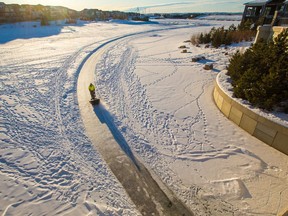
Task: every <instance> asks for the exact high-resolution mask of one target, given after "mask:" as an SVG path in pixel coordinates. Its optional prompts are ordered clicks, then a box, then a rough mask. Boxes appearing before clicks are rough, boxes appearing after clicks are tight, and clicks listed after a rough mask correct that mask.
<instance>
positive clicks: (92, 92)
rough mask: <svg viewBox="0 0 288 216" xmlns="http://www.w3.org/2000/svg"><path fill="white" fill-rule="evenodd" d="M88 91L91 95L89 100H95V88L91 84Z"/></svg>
mask: <svg viewBox="0 0 288 216" xmlns="http://www.w3.org/2000/svg"><path fill="white" fill-rule="evenodd" d="M88 89H89V92H90V95H91V99H95V86H94V85H93V84H92V83H90V85H89V87H88Z"/></svg>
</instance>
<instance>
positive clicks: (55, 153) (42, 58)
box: [0, 19, 288, 215]
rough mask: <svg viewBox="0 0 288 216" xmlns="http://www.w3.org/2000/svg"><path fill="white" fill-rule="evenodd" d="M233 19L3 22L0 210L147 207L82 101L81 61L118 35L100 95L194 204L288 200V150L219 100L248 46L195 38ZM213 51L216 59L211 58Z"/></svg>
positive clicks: (257, 204) (224, 211)
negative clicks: (92, 130) (234, 60)
mask: <svg viewBox="0 0 288 216" xmlns="http://www.w3.org/2000/svg"><path fill="white" fill-rule="evenodd" d="M232 23H234V24H238V21H217V20H209V21H208V20H204V19H203V20H182V21H179V20H161V21H157V22H156V21H155V22H153V23H151V24H149V23H146V24H141V25H138V23H136V22H124V23H122V22H94V23H93V22H92V23H86V22H81V23H79V24H78V25H72V26H69V25H56V24H52V25H51V26H48V27H40V26H37V24H35V23H20V24H19V23H18V24H11V25H10V24H9V25H1V26H0V43H1V44H0V59H1V60H0V73H1V77H0V91H1V95H0V106H1V110H0V112H1V121H0V142H1V148H0V162H1V163H0V182H1V184H0V203H1V205H0V212H1V214H2V215H28V214H36V215H44V214H45V215H56V214H59V215H65V214H66V215H87V214H90V215H139V212H138V210H137V209H136V207H135V205H134V204H133V202H132V201H131V200H130V198H129V197H128V195H127V194H126V192H125V190H124V189H123V187H122V186H121V184H120V183H119V182H118V181H117V179H116V178H115V176H114V175H113V174H112V173H111V171H110V170H109V168H108V166H107V164H106V163H105V161H103V159H102V157H101V155H100V154H99V153H98V151H97V149H95V148H94V147H93V144H92V143H91V142H90V140H89V139H88V138H87V136H86V134H85V129H84V125H83V123H82V121H81V116H80V112H79V108H78V101H77V94H76V91H77V89H76V86H77V78H78V74H79V68H80V66H81V64H82V63H83V61H84V60H85V59H86V58H87V57H89V55H90V54H91V53H93V52H95V51H96V50H97V48H98V47H100V46H103V47H105V44H107V43H110V46H107V48H106V50H105V52H104V54H103V55H102V57H101V59H100V60H99V62H97V64H96V63H95V64H96V68H95V76H96V80H95V84H96V87H97V94H98V95H100V97H101V100H102V101H104V102H105V107H106V109H107V110H108V111H109V113H110V116H111V120H112V121H113V122H114V124H115V125H116V127H117V129H118V130H119V131H120V132H121V133H122V135H123V136H124V137H125V139H126V141H127V144H128V145H129V147H130V148H131V149H132V151H133V152H134V154H136V155H137V157H139V158H140V159H141V160H142V161H143V162H144V163H145V165H146V166H147V168H148V169H150V170H151V171H152V172H154V173H155V174H156V175H158V176H159V177H160V178H161V179H162V181H163V182H164V183H165V184H167V185H168V186H169V187H170V188H171V190H172V191H173V192H174V193H175V194H176V195H177V196H178V197H179V199H181V200H182V201H183V202H184V203H186V205H187V206H188V207H189V208H190V209H191V210H192V211H193V212H194V213H195V215H233V214H234V215H259V214H261V215H275V214H277V213H279V212H280V211H282V210H283V209H284V208H287V203H288V181H287V175H288V170H287V169H288V166H287V164H288V158H287V156H285V155H283V154H282V153H280V152H278V151H277V150H275V149H272V148H270V147H269V146H267V145H265V144H264V143H262V142H261V141H259V140H257V139H256V138H254V137H251V136H250V135H249V134H247V133H246V132H245V131H243V130H241V129H239V128H238V127H237V126H236V125H234V124H233V123H232V122H230V121H229V120H227V119H226V118H225V117H224V116H223V115H222V114H221V112H220V111H219V110H218V109H217V108H216V106H215V105H214V102H213V99H212V90H213V86H214V84H213V82H214V81H215V78H216V76H217V74H218V72H220V71H222V70H223V69H225V67H226V65H227V64H228V61H229V56H231V55H232V53H234V52H235V51H236V50H237V49H241V47H239V46H231V47H229V48H228V50H225V49H224V48H220V49H212V48H204V47H195V46H192V45H191V44H189V43H184V41H187V40H189V39H190V37H191V36H192V35H193V34H197V33H200V32H208V31H209V30H210V29H211V28H212V27H213V26H216V27H220V26H222V25H224V26H229V25H231V24H232ZM58 24H59V23H58ZM184 44H185V45H186V46H187V47H188V49H187V53H181V50H180V49H179V46H181V45H184ZM245 46H247V45H245ZM226 52H229V55H228V56H227V55H225V53H226ZM200 55H201V56H205V59H203V60H201V61H200V62H196V63H195V62H192V61H191V58H192V57H195V56H200ZM207 62H209V63H213V65H214V69H213V70H210V71H206V70H204V69H203V66H204V64H205V63H207ZM87 91H88V90H87Z"/></svg>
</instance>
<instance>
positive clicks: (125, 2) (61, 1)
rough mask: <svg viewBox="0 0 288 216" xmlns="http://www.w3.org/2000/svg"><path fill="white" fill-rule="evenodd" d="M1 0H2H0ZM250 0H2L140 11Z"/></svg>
mask: <svg viewBox="0 0 288 216" xmlns="http://www.w3.org/2000/svg"><path fill="white" fill-rule="evenodd" d="M0 1H3V0H0ZM249 1H250V0H248V1H247V0H186V1H185V0H184V1H177V0H142V1H141V0H4V1H3V2H4V3H5V4H12V3H13V4H32V5H37V4H42V5H53V6H64V7H68V8H71V9H75V10H78V11H80V10H83V9H84V8H93V9H100V10H109V11H111V10H119V11H129V10H131V9H134V11H135V8H139V9H140V12H141V13H154V12H159V13H170V12H243V10H244V6H243V4H244V3H246V2H249Z"/></svg>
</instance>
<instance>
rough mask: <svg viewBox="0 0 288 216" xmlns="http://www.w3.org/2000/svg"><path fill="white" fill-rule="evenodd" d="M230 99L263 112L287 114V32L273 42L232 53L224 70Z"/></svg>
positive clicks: (258, 44)
mask: <svg viewBox="0 0 288 216" xmlns="http://www.w3.org/2000/svg"><path fill="white" fill-rule="evenodd" d="M227 69H228V75H230V77H231V79H232V85H233V87H234V95H235V96H236V97H240V98H243V99H246V100H248V101H250V102H251V103H252V104H253V105H255V106H258V107H260V108H264V109H267V110H272V109H273V108H275V107H281V108H283V109H284V110H285V112H288V30H287V29H286V30H285V31H283V32H282V33H281V34H280V35H279V36H278V37H277V38H276V39H275V41H270V42H264V41H260V42H257V43H256V44H254V45H253V46H252V47H251V48H250V49H248V50H247V51H246V52H245V53H244V54H242V55H241V54H240V53H239V52H238V53H236V54H235V55H234V56H233V57H232V58H231V59H230V62H229V65H228V67H227Z"/></svg>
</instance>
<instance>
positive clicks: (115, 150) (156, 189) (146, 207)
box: [77, 41, 193, 215]
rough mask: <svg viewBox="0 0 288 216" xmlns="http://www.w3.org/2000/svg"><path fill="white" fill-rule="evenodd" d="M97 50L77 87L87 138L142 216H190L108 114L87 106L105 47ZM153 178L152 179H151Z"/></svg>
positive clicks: (81, 72) (83, 68) (98, 108)
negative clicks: (91, 86) (97, 65)
mask: <svg viewBox="0 0 288 216" xmlns="http://www.w3.org/2000/svg"><path fill="white" fill-rule="evenodd" d="M112 43H113V41H111V43H110V44H109V43H107V44H106V45H105V46H102V47H100V48H99V49H98V50H97V51H96V52H95V53H94V54H93V55H91V56H90V58H89V59H87V60H86V61H85V62H83V63H84V64H83V66H82V69H81V71H80V74H79V78H78V83H77V96H78V102H79V108H80V112H81V116H82V119H83V123H84V125H85V128H86V132H87V135H88V136H89V138H90V139H91V141H92V143H93V144H94V145H95V148H96V149H97V150H98V151H99V152H100V154H101V155H102V156H103V158H104V160H105V161H106V162H107V164H108V165H109V167H110V169H111V171H112V172H113V173H114V175H115V176H116V177H117V179H118V180H119V182H120V183H121V184H122V185H123V187H124V188H125V190H126V191H127V193H128V195H129V196H130V198H131V200H132V201H133V202H134V204H135V205H136V207H137V209H138V210H139V211H140V212H141V214H142V215H193V213H191V212H190V211H189V210H188V209H187V207H186V206H184V204H182V203H181V202H180V201H179V200H178V199H177V198H176V197H175V196H174V194H173V193H172V192H171V191H170V190H169V189H168V188H167V187H166V186H165V185H164V184H163V183H162V182H161V181H160V180H159V179H158V178H157V176H156V175H153V174H152V173H150V172H149V171H148V170H147V169H146V168H145V166H144V165H143V164H142V163H141V162H139V160H138V159H137V158H136V157H135V156H134V155H133V153H132V151H131V150H130V148H129V146H128V145H127V144H126V141H125V139H124V138H123V137H122V136H121V133H120V132H119V131H117V129H116V127H115V126H114V124H113V122H111V121H110V120H109V119H111V118H110V117H109V111H108V110H106V109H105V107H104V106H103V105H102V104H100V105H99V106H95V107H93V106H92V105H91V104H90V103H89V99H90V94H89V92H88V85H89V83H90V82H91V81H93V80H94V71H95V66H96V63H97V61H98V58H99V57H100V56H101V55H102V54H103V53H104V51H105V49H107V46H111V44H112ZM152 175H153V177H152Z"/></svg>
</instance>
